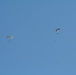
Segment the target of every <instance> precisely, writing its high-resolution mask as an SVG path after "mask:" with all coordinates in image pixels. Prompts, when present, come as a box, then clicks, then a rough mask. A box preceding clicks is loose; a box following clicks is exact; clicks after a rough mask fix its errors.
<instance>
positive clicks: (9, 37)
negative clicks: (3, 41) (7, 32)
mask: <svg viewBox="0 0 76 75" xmlns="http://www.w3.org/2000/svg"><path fill="white" fill-rule="evenodd" d="M6 38H8V39H9V41H8V42H10V39H13V38H14V37H13V36H7V37H6Z"/></svg>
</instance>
